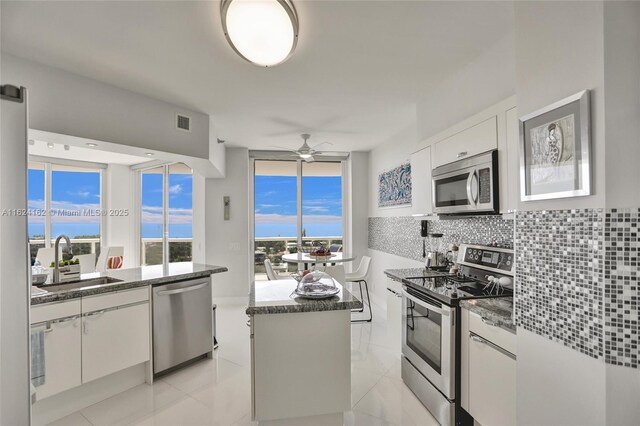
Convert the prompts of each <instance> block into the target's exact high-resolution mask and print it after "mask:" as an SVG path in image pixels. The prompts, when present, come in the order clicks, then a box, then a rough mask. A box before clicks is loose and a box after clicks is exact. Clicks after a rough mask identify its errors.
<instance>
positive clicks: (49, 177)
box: [27, 155, 108, 248]
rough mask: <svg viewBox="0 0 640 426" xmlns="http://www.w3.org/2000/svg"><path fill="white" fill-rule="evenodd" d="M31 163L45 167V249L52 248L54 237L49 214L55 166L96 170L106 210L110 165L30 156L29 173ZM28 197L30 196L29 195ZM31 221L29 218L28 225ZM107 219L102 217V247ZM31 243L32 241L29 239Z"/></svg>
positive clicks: (101, 200)
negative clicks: (107, 177)
mask: <svg viewBox="0 0 640 426" xmlns="http://www.w3.org/2000/svg"><path fill="white" fill-rule="evenodd" d="M29 163H40V164H42V165H43V166H44V208H45V216H44V246H45V248H51V247H52V245H53V244H52V241H53V235H52V220H51V215H50V214H49V212H50V211H51V201H52V200H51V194H52V182H53V166H54V165H55V166H68V167H78V168H82V169H88V170H95V171H97V172H98V173H99V176H100V184H99V187H100V210H104V207H105V206H106V205H108V200H107V194H108V192H107V184H106V179H105V178H104V171H105V170H106V169H107V167H108V165H107V164H105V163H95V162H91V161H79V160H67V159H64V158H55V157H45V156H41V155H29V156H28V162H27V172H28V170H29ZM27 196H28V194H27ZM28 222H29V219H28V218H27V223H28ZM107 232H108V231H107V217H106V215H101V216H100V225H99V233H100V245H102V243H103V241H104V240H105V236H106V234H107ZM29 241H31V239H30V238H29Z"/></svg>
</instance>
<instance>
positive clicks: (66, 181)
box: [28, 169, 342, 238]
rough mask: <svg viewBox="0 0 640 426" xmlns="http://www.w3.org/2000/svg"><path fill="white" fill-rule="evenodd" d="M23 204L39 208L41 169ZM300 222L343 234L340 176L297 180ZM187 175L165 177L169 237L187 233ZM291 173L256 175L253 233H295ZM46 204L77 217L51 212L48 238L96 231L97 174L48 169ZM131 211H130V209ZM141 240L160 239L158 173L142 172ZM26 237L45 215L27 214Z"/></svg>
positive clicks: (323, 232)
mask: <svg viewBox="0 0 640 426" xmlns="http://www.w3.org/2000/svg"><path fill="white" fill-rule="evenodd" d="M28 185H29V187H28V199H29V202H28V205H29V208H30V209H44V205H45V203H44V170H36V169H30V170H29V174H28ZM302 188H303V191H302V192H303V194H302V221H303V228H304V229H305V231H306V235H307V236H309V237H311V236H313V237H327V236H341V235H342V178H341V177H340V176H305V177H303V178H302ZM192 191H193V186H192V176H191V175H188V174H170V175H169V237H170V238H191V236H192V225H191V221H192ZM296 193H297V191H296V177H295V176H256V178H255V221H256V224H255V236H256V237H294V238H295V236H296V233H297V232H296V215H297V206H296V196H297V194H296ZM51 207H52V209H53V210H54V211H57V212H80V214H81V216H60V215H58V216H52V236H53V237H54V238H55V237H56V236H58V235H60V234H66V235H68V236H69V237H71V238H73V237H76V236H78V235H96V234H99V233H100V217H99V216H98V215H95V214H91V212H92V211H95V210H98V209H99V208H100V174H99V172H97V171H96V172H76V171H55V170H54V171H53V172H52V194H51ZM129 214H132V212H129ZM141 231H142V237H143V238H161V237H162V175H161V174H157V173H153V174H151V173H149V174H143V175H142V224H141ZM29 235H30V236H32V237H33V236H34V235H44V217H43V216H31V217H30V218H29Z"/></svg>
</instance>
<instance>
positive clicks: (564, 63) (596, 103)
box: [514, 1, 605, 210]
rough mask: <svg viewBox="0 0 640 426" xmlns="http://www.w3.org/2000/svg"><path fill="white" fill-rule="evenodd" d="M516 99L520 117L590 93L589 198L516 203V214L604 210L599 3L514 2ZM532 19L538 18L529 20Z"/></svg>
mask: <svg viewBox="0 0 640 426" xmlns="http://www.w3.org/2000/svg"><path fill="white" fill-rule="evenodd" d="M514 16H515V25H514V30H515V48H516V52H517V54H516V94H517V96H518V115H520V116H523V115H526V114H529V113H531V112H533V111H535V110H538V109H540V108H542V107H544V106H546V105H549V104H551V103H553V102H556V101H559V100H560V99H563V98H565V97H567V96H570V95H572V94H574V93H577V92H579V91H581V90H584V89H590V90H592V93H591V123H592V141H593V143H592V145H591V149H592V150H591V158H592V159H593V163H592V169H591V170H592V182H593V194H594V195H592V196H589V197H580V198H566V199H561V200H551V201H535V202H520V203H519V206H518V208H519V209H520V210H543V209H575V208H588V207H603V206H604V200H605V194H604V191H605V172H604V167H605V148H604V56H603V53H602V49H603V4H602V2H597V1H593V2H571V1H566V2H564V1H559V2H516V4H515V15H514ZM533 17H538V18H537V19H533Z"/></svg>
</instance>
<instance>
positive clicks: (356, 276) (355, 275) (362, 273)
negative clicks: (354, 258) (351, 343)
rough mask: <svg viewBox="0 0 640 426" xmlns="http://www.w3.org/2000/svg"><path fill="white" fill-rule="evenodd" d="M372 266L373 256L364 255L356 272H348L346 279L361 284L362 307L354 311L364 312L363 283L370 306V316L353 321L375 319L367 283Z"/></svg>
mask: <svg viewBox="0 0 640 426" xmlns="http://www.w3.org/2000/svg"><path fill="white" fill-rule="evenodd" d="M370 266H371V258H370V257H369V256H362V259H360V264H359V265H358V269H356V270H355V272H352V273H350V274H346V277H345V278H346V281H347V282H350V283H358V285H359V286H360V300H361V301H362V309H357V310H355V311H354V312H364V294H363V293H362V285H363V284H364V289H365V291H366V294H367V306H368V307H369V318H368V319H367V318H365V319H355V320H351V322H371V321H372V320H373V312H372V311H371V298H370V297H369V284H367V276H368V275H369V267H370Z"/></svg>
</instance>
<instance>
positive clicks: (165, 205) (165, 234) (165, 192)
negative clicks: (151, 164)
mask: <svg viewBox="0 0 640 426" xmlns="http://www.w3.org/2000/svg"><path fill="white" fill-rule="evenodd" d="M162 263H163V264H164V265H168V264H169V165H167V164H165V165H164V166H162Z"/></svg>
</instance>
